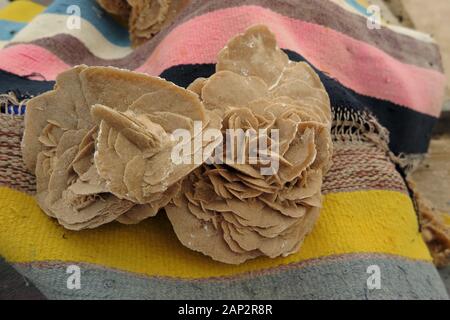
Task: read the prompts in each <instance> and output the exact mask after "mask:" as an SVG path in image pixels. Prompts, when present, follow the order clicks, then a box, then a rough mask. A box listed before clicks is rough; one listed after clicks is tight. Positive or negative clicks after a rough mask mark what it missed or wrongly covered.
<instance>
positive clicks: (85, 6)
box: [45, 0, 130, 47]
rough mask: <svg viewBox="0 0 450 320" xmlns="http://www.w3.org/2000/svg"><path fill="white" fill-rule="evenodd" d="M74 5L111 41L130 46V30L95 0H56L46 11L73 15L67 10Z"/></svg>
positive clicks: (118, 44) (83, 16) (122, 45)
mask: <svg viewBox="0 0 450 320" xmlns="http://www.w3.org/2000/svg"><path fill="white" fill-rule="evenodd" d="M74 5H75V6H78V7H79V8H80V13H81V17H82V18H83V19H84V20H87V21H89V22H90V23H91V24H92V25H93V26H94V27H95V28H96V29H97V30H98V31H99V32H100V33H101V34H102V35H103V36H104V37H105V38H106V39H107V40H108V41H109V42H111V43H113V44H115V45H117V46H121V47H129V46H130V39H129V36H128V30H127V29H126V28H124V27H122V26H121V25H120V24H119V23H117V22H116V21H115V20H114V19H113V18H112V17H111V16H109V15H108V14H107V13H106V12H105V11H104V10H103V9H102V8H100V7H99V6H98V4H97V3H96V2H95V1H94V0H56V1H54V2H53V3H52V4H51V5H50V6H49V7H48V8H47V9H46V10H45V13H53V14H61V15H71V14H72V12H70V13H68V12H67V10H68V9H69V7H70V6H74Z"/></svg>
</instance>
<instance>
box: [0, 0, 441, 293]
mask: <svg viewBox="0 0 450 320" xmlns="http://www.w3.org/2000/svg"><path fill="white" fill-rule="evenodd" d="M364 5H365V4H364V2H363V1H355V0H303V1H295V0H270V1H269V0H239V1H238V0H227V1H221V0H217V1H216V0H208V1H207V0H194V1H192V2H191V3H190V4H189V5H188V6H187V7H186V8H185V9H184V10H183V11H182V12H181V13H180V14H179V16H178V17H177V18H176V20H175V21H174V22H173V23H172V24H171V25H170V26H167V27H165V28H164V29H163V30H162V31H161V32H160V33H159V34H157V35H156V36H155V37H154V38H153V39H151V40H150V41H148V42H147V43H145V44H144V45H142V46H141V47H139V48H137V49H136V50H132V49H131V47H130V42H129V37H128V32H127V30H126V28H124V27H123V26H121V25H120V24H119V23H117V22H116V21H115V20H114V19H113V18H111V17H110V16H109V15H107V14H106V13H105V12H103V11H102V9H101V8H100V7H98V6H97V5H96V3H95V1H93V0H89V1H86V0H84V1H78V0H70V1H68V0H56V1H54V2H53V3H52V4H51V5H50V6H48V7H43V6H41V5H38V4H36V3H34V2H31V1H15V2H13V3H12V4H11V5H10V6H9V7H6V8H5V9H3V10H1V11H0V46H2V47H3V48H2V49H0V94H2V96H1V97H2V99H3V100H0V101H2V113H1V114H0V132H1V134H0V149H1V150H0V151H1V152H0V255H1V256H2V257H3V258H4V259H6V260H7V261H8V262H9V263H11V264H12V265H13V266H14V267H15V268H16V269H17V270H18V271H19V272H20V273H22V274H23V275H24V276H26V277H28V278H29V279H30V280H31V281H32V282H33V283H34V284H35V285H36V286H37V287H38V288H39V289H40V290H41V292H42V293H44V294H45V295H46V296H47V297H48V298H54V299H103V298H105V299H121V298H128V299H199V298H200V299H201V298H203V299H211V298H214V299H227V298H228V299H237V298H239V299H281V298H283V299H448V295H447V292H446V290H445V287H444V285H443V283H442V281H441V279H440V277H439V274H438V272H437V270H436V268H435V267H434V265H433V263H432V258H431V255H430V252H429V250H428V248H427V246H426V245H425V243H424V241H423V240H422V236H421V233H420V227H419V223H418V220H417V215H416V211H415V208H414V204H413V201H412V199H411V197H410V193H409V190H408V187H407V185H406V183H405V181H404V177H403V175H402V173H401V171H398V170H397V169H398V166H397V164H396V162H394V161H393V159H394V158H397V156H400V155H401V156H403V157H406V158H408V157H413V156H415V155H420V154H424V153H425V152H426V151H427V148H428V144H429V140H430V136H431V131H432V129H433V126H434V125H435V123H436V121H437V118H438V116H439V114H440V112H441V105H442V100H443V95H444V87H445V77H444V75H443V71H442V63H441V60H440V55H439V51H438V48H437V46H436V44H435V43H434V42H433V40H432V39H431V38H430V37H429V36H427V35H424V34H421V33H418V32H415V31H412V30H407V29H403V28H400V27H393V26H389V25H386V24H384V23H382V24H381V28H379V29H370V28H368V27H367V21H368V17H367V10H366V7H365V6H364ZM74 6H75V7H74ZM74 8H75V9H74ZM77 13H80V14H81V15H80V16H78V15H77ZM74 18H75V19H79V22H80V28H77V27H75V28H74V27H73V26H74V25H75V26H76V25H77V24H76V23H73V20H70V19H74ZM69 20H70V21H69ZM68 21H69V23H68ZM258 23H263V24H266V25H267V26H268V27H269V28H270V29H271V30H272V31H273V32H274V33H275V34H276V36H277V41H278V43H279V45H280V47H281V48H283V50H285V52H286V53H287V54H288V55H289V57H290V59H291V60H293V61H306V62H308V63H309V64H310V65H311V66H313V68H315V70H316V72H317V73H318V74H319V76H320V78H321V80H322V82H323V83H324V85H325V87H326V89H327V91H328V93H329V95H330V99H331V105H332V108H333V117H334V119H333V127H332V136H333V140H334V149H335V151H334V155H333V165H332V167H331V169H330V171H329V172H328V174H327V176H326V178H325V181H324V185H323V190H322V191H323V193H324V195H325V197H324V204H323V208H322V210H321V215H320V218H319V221H318V223H317V225H316V226H315V228H314V230H313V232H312V234H310V235H309V236H308V237H307V238H306V241H305V243H304V245H303V246H302V248H301V250H300V251H299V252H298V253H296V254H293V255H291V256H288V257H285V258H277V259H266V258H260V259H256V260H253V261H249V262H246V263H244V264H242V265H238V266H230V265H225V264H222V263H218V262H214V261H212V260H211V259H209V258H207V257H205V256H203V255H201V254H199V253H195V252H192V251H189V250H188V249H186V248H184V247H183V246H182V245H181V244H180V243H179V242H178V241H177V239H176V237H175V235H174V233H173V230H172V228H171V226H170V223H169V222H168V220H167V217H166V216H165V213H164V212H161V213H160V214H158V216H157V217H155V218H151V219H148V220H146V221H144V222H143V223H140V224H139V225H135V226H124V225H120V224H118V223H112V224H109V225H106V226H103V227H101V228H99V229H96V230H85V231H81V232H73V231H68V230H65V229H64V228H62V227H61V226H59V225H58V223H57V222H56V221H54V220H52V219H51V218H49V217H47V216H46V215H45V214H44V213H43V212H42V211H41V210H40V208H39V207H38V206H37V204H36V201H35V200H34V198H33V193H34V191H35V183H34V176H33V175H32V174H30V173H29V172H28V171H27V170H26V169H25V166H24V164H23V162H22V159H21V151H20V141H21V137H22V133H23V112H26V101H27V99H28V98H30V97H32V96H35V95H37V94H40V93H42V92H46V91H48V90H50V89H52V88H53V85H54V80H55V78H56V76H57V75H58V74H59V73H60V72H62V71H64V70H66V69H68V68H70V67H71V66H74V65H78V64H87V65H111V66H116V67H120V68H126V69H130V70H136V71H139V72H143V73H147V74H150V75H155V76H157V75H159V76H161V77H163V78H165V79H167V80H170V81H173V82H174V83H176V84H177V85H180V86H184V87H187V86H188V85H189V84H190V83H191V82H192V81H193V80H195V79H196V78H197V77H209V76H210V75H212V74H213V73H214V71H215V58H216V56H217V53H218V52H219V50H220V49H221V48H222V47H223V46H224V45H225V44H226V43H227V41H228V40H229V39H230V38H231V37H233V36H235V35H236V34H238V33H240V32H243V31H244V30H245V29H247V28H248V27H250V26H252V25H255V24H258ZM74 270H75V271H77V270H79V271H80V274H79V280H80V281H79V283H78V285H70V281H71V280H73V277H72V276H73V275H74V274H75V273H76V272H75V273H73V271H74ZM72 284H73V283H72ZM75 284H76V283H75Z"/></svg>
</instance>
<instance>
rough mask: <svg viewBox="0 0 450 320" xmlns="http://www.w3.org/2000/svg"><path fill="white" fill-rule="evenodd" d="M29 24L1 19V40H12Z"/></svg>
mask: <svg viewBox="0 0 450 320" xmlns="http://www.w3.org/2000/svg"><path fill="white" fill-rule="evenodd" d="M26 25H27V24H26V23H22V22H14V21H8V20H0V40H1V41H4V40H10V39H11V38H12V37H14V36H15V35H16V34H17V32H19V31H20V30H21V29H22V28H23V27H25V26H26Z"/></svg>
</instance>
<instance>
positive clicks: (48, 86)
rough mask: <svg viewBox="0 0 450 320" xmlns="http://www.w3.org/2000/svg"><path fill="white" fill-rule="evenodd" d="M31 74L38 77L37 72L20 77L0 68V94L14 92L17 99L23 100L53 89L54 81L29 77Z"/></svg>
mask: <svg viewBox="0 0 450 320" xmlns="http://www.w3.org/2000/svg"><path fill="white" fill-rule="evenodd" d="M32 76H33V77H35V78H37V79H38V78H39V75H38V74H33V75H29V76H28V77H20V76H18V75H15V74H12V73H10V72H6V71H3V70H0V94H2V93H9V92H14V93H15V95H16V97H17V99H19V100H23V99H26V98H30V97H34V96H37V95H39V94H41V93H43V92H46V91H49V90H52V89H53V86H54V85H55V81H39V80H31V79H29V78H30V77H32Z"/></svg>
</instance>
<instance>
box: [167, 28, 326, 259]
mask: <svg viewBox="0 0 450 320" xmlns="http://www.w3.org/2000/svg"><path fill="white" fill-rule="evenodd" d="M189 88H190V90H192V91H193V92H196V93H197V94H198V95H199V96H200V98H201V99H202V101H203V103H204V104H205V107H206V108H207V109H210V110H214V111H215V112H217V113H218V114H221V115H222V118H223V121H222V122H223V126H222V134H223V135H224V141H227V140H226V137H225V134H226V133H227V131H226V130H228V129H235V130H236V129H242V130H244V131H246V132H249V131H250V132H252V131H253V132H260V130H262V131H261V135H260V136H258V139H263V140H264V141H265V142H266V143H267V146H268V147H269V148H268V150H259V149H257V156H259V157H257V159H253V161H252V162H251V161H250V159H251V155H250V152H249V151H250V150H252V148H253V147H254V145H253V146H252V142H254V141H255V139H256V137H254V136H252V135H251V134H250V135H248V136H245V137H244V139H242V140H241V146H240V147H241V150H245V152H244V153H243V158H244V159H245V161H244V163H239V162H237V160H238V157H237V153H236V152H235V153H234V154H233V155H232V156H231V157H225V156H226V152H225V151H224V154H223V156H224V159H223V160H224V163H222V164H220V163H215V164H214V165H204V166H202V167H201V168H199V169H197V170H195V171H194V172H193V173H192V174H191V175H190V176H189V179H187V180H186V181H185V185H184V187H183V190H184V194H183V195H181V196H180V197H178V198H176V200H175V201H173V203H171V204H169V205H168V206H167V207H166V212H167V215H168V217H169V219H170V221H171V223H172V225H173V228H174V230H175V232H176V234H177V236H178V238H179V239H180V241H181V242H182V243H183V244H184V245H185V246H187V247H189V248H191V249H192V250H195V251H199V252H202V253H203V254H205V255H208V256H210V257H212V258H213V259H215V260H218V261H221V262H225V263H231V264H237V263H242V262H243V261H246V260H248V259H252V258H254V257H257V256H260V255H262V256H268V257H271V258H274V257H278V256H286V255H289V254H292V253H294V252H296V251H297V250H298V249H299V248H300V246H301V244H302V242H303V240H304V238H305V236H306V235H307V234H308V233H309V232H311V230H312V228H313V226H314V223H315V221H316V220H317V218H318V215H319V212H320V207H321V204H322V195H321V186H322V180H323V175H324V174H325V172H326V170H327V169H328V167H329V165H330V161H331V153H332V143H331V136H330V127H331V110H330V101H329V98H328V95H327V93H326V91H325V89H324V86H323V85H322V83H321V82H320V79H319V77H318V76H317V74H316V73H315V72H314V70H313V69H312V68H311V67H310V66H309V65H308V64H306V63H295V62H291V61H289V59H288V58H287V56H286V54H285V53H284V52H282V51H281V50H280V49H279V48H278V47H277V46H276V41H275V37H274V35H273V34H272V33H271V32H270V31H269V30H268V29H267V28H266V27H264V26H256V27H252V28H250V29H249V30H248V31H247V32H246V33H245V34H244V35H239V36H237V37H236V38H234V39H232V40H231V41H230V42H229V44H228V45H227V46H226V47H225V48H224V49H223V50H222V51H221V53H220V54H219V59H218V64H217V73H216V74H214V75H213V76H211V77H210V78H209V79H201V80H198V81H196V82H194V83H193V84H191V86H190V87H189ZM272 130H277V131H272ZM277 134H278V136H277ZM228 141H230V140H228ZM224 149H226V145H225V148H224ZM232 149H233V150H234V151H237V150H238V149H237V147H236V145H235V146H233V147H232ZM254 155H255V154H253V155H252V157H254ZM216 156H217V155H216ZM261 156H262V159H261ZM268 159H269V160H273V161H278V163H279V168H278V170H275V172H274V173H273V174H271V175H264V174H262V171H261V169H263V168H267V163H265V162H264V161H263V160H268ZM241 160H242V158H241ZM183 221H189V224H188V225H185V224H183ZM202 227H203V228H204V229H205V230H202V229H201V228H202ZM208 241H209V243H207V242H208ZM214 245H216V246H217V247H216V248H214Z"/></svg>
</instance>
